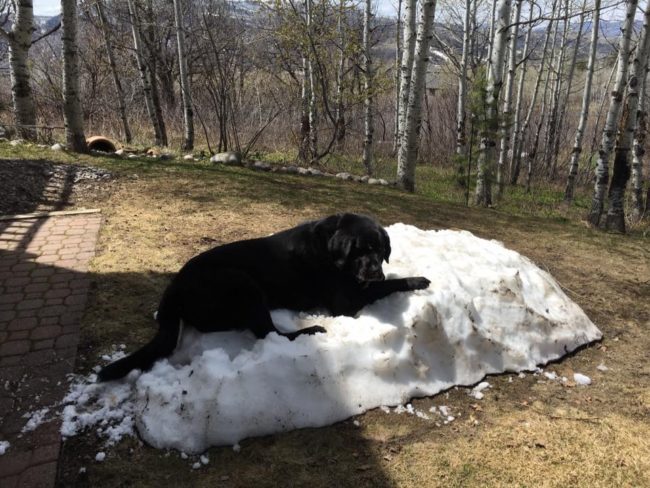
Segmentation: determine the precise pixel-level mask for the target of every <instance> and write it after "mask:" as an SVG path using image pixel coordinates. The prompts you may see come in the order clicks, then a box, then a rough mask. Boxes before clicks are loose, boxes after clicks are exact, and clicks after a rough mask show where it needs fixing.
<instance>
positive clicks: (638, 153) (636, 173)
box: [632, 66, 648, 220]
mask: <svg viewBox="0 0 650 488" xmlns="http://www.w3.org/2000/svg"><path fill="white" fill-rule="evenodd" d="M647 86H648V66H646V72H645V74H644V75H643V77H642V79H641V87H640V88H639V108H638V110H639V115H638V120H637V124H636V131H635V132H634V143H633V145H632V153H633V158H632V217H633V218H634V219H635V220H638V219H640V218H641V217H642V215H643V210H644V206H643V156H644V155H645V137H646V130H647V126H646V109H645V103H646V96H645V93H646V88H647Z"/></svg>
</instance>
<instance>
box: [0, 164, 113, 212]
mask: <svg viewBox="0 0 650 488" xmlns="http://www.w3.org/2000/svg"><path fill="white" fill-rule="evenodd" d="M112 179H113V175H112V173H111V172H110V171H107V170H105V169H101V168H94V167H91V166H78V165H74V164H54V163H51V162H49V161H34V160H24V159H21V160H15V159H0V195H2V199H0V215H13V214H21V213H30V212H35V211H50V210H63V209H66V208H70V207H73V206H74V205H75V203H76V202H77V201H79V200H86V199H89V197H90V194H92V193H96V192H98V191H101V189H100V188H99V185H104V186H105V185H106V184H107V183H109V182H110V181H111V180H112Z"/></svg>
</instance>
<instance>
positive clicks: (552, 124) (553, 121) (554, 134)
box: [544, 0, 569, 174]
mask: <svg viewBox="0 0 650 488" xmlns="http://www.w3.org/2000/svg"><path fill="white" fill-rule="evenodd" d="M562 24H563V25H562V40H561V41H560V50H559V53H558V55H557V60H556V64H555V68H554V69H553V71H554V72H555V80H554V83H553V90H552V92H551V106H550V111H549V117H548V123H547V126H546V144H545V145H544V168H545V169H546V170H547V171H548V172H549V174H550V173H551V167H552V166H553V165H554V164H555V163H554V161H553V160H554V158H555V154H554V153H553V148H554V147H555V146H556V140H557V138H558V137H559V134H558V124H557V121H558V113H559V109H560V93H562V82H563V80H562V72H563V71H564V59H565V55H566V48H567V45H568V37H569V0H565V1H564V20H563V23H562Z"/></svg>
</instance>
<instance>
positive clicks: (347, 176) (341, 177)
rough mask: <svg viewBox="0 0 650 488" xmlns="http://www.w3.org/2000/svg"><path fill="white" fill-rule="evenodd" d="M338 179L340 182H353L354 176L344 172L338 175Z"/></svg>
mask: <svg viewBox="0 0 650 488" xmlns="http://www.w3.org/2000/svg"><path fill="white" fill-rule="evenodd" d="M336 177H337V178H338V179H339V180H351V179H352V175H351V174H350V173H346V172H342V173H336Z"/></svg>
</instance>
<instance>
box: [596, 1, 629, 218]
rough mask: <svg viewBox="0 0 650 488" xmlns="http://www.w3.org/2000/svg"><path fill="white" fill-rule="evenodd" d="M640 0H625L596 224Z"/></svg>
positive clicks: (600, 171)
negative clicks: (635, 16)
mask: <svg viewBox="0 0 650 488" xmlns="http://www.w3.org/2000/svg"><path fill="white" fill-rule="evenodd" d="M637 3H638V2H637V0H626V8H625V21H624V22H623V28H622V31H621V37H620V40H619V45H618V68H617V72H616V81H615V82H614V89H613V90H612V92H611V95H610V102H609V109H608V111H607V118H606V119H605V126H604V127H603V133H602V137H601V141H600V149H599V150H598V162H597V165H596V183H595V185H594V196H593V198H592V201H591V210H590V212H589V216H588V221H589V223H590V224H591V225H593V226H594V227H596V226H598V225H599V224H600V218H601V216H602V213H603V209H604V206H605V191H606V190H607V185H608V183H609V156H610V154H611V152H612V147H613V146H614V137H615V135H616V127H617V124H618V121H619V114H620V111H621V105H622V102H623V95H624V90H625V82H626V81H627V70H628V59H629V57H630V38H631V36H632V27H633V24H634V14H635V12H636V7H637Z"/></svg>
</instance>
